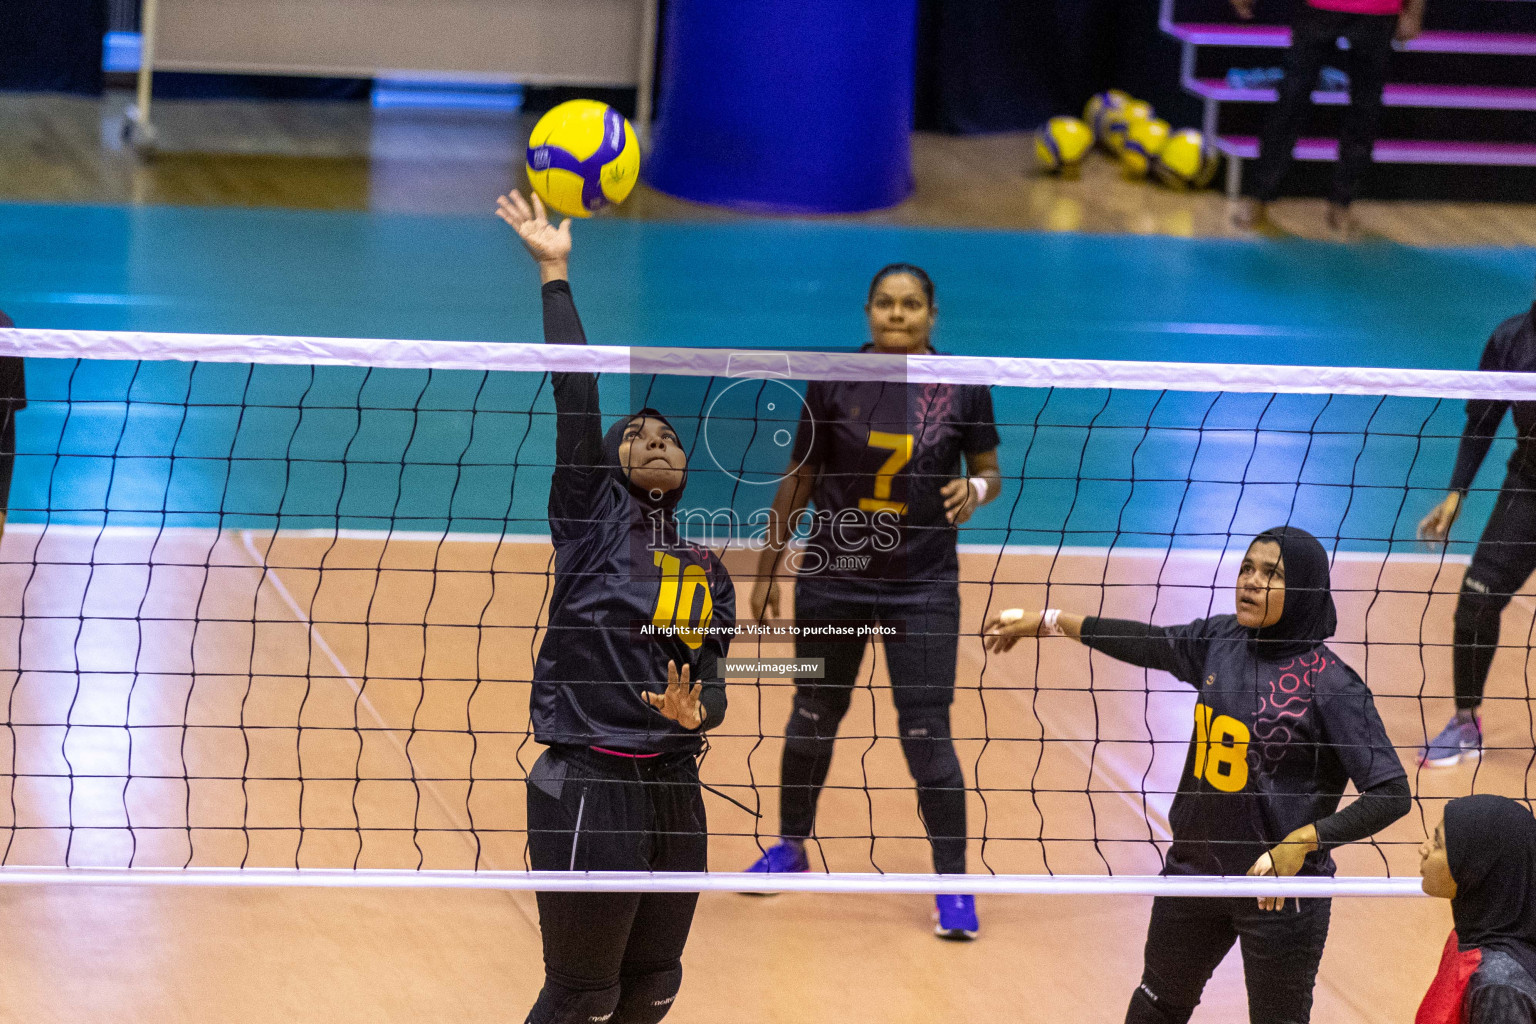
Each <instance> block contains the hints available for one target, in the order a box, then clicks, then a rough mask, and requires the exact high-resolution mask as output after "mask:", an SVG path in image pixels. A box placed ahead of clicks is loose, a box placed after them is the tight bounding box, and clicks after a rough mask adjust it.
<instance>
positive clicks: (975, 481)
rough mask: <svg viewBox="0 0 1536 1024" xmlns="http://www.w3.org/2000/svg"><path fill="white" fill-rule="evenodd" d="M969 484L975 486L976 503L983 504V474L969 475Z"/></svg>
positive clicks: (984, 486) (984, 481)
mask: <svg viewBox="0 0 1536 1024" xmlns="http://www.w3.org/2000/svg"><path fill="white" fill-rule="evenodd" d="M971 486H972V487H974V488H976V504H978V505H984V504H986V501H987V478H986V477H984V476H973V477H971Z"/></svg>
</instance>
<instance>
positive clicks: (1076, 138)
mask: <svg viewBox="0 0 1536 1024" xmlns="http://www.w3.org/2000/svg"><path fill="white" fill-rule="evenodd" d="M1091 148H1093V132H1092V130H1091V129H1089V127H1088V126H1087V125H1086V124H1084V123H1083V122H1081V121H1079V120H1078V119H1077V118H1075V117H1053V118H1051V119H1050V120H1049V121H1047V122H1045V124H1043V125H1041V126H1040V127H1039V128H1038V129H1036V131H1035V162H1036V163H1038V164H1039V165H1040V167H1041V169H1042V170H1045V171H1050V172H1052V173H1055V172H1058V171H1064V170H1070V169H1072V168H1074V167H1076V166H1077V165H1078V164H1079V163H1081V162H1082V159H1083V157H1085V156H1087V155H1088V150H1089V149H1091Z"/></svg>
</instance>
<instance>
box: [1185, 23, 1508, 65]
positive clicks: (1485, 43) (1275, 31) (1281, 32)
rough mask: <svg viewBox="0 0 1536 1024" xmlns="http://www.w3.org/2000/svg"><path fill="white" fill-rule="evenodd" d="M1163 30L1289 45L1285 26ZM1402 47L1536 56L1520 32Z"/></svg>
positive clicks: (1425, 37) (1191, 39)
mask: <svg viewBox="0 0 1536 1024" xmlns="http://www.w3.org/2000/svg"><path fill="white" fill-rule="evenodd" d="M1164 31H1166V32H1167V33H1168V34H1169V35H1171V36H1173V37H1174V38H1175V39H1179V40H1182V41H1183V42H1186V43H1193V44H1194V45H1196V46H1267V47H1286V46H1290V45H1291V30H1290V29H1289V28H1288V27H1287V26H1285V25H1229V24H1219V23H1217V24H1194V23H1175V24H1171V25H1165V26H1164ZM1403 48H1404V49H1405V50H1409V51H1412V52H1415V53H1465V54H1490V55H1494V56H1505V57H1536V35H1529V34H1525V33H1520V32H1425V33H1423V34H1422V35H1420V36H1419V37H1418V38H1417V39H1415V40H1413V42H1411V43H1407V44H1404V46H1403Z"/></svg>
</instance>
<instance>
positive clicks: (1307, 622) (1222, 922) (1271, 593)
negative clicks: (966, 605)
mask: <svg viewBox="0 0 1536 1024" xmlns="http://www.w3.org/2000/svg"><path fill="white" fill-rule="evenodd" d="M1234 603H1235V605H1236V614H1233V615H1217V616H1213V617H1211V618H1209V619H1200V620H1197V621H1195V622H1191V623H1188V624H1187V625H1182V626H1153V625H1148V624H1147V623H1144V622H1135V621H1130V620H1124V619H1107V618H1098V617H1094V616H1085V615H1080V614H1076V613H1074V612H1068V611H1064V610H1058V609H1047V610H1044V611H1025V610H1023V609H1010V610H1008V611H1005V612H1002V613H1000V614H998V615H995V616H993V617H992V618H991V620H990V621H988V622H987V624H986V632H985V637H986V639H985V642H986V646H987V648H988V649H989V650H990V651H992V652H993V653H998V654H1001V653H1004V652H1007V651H1009V650H1011V649H1012V648H1013V647H1014V646H1015V645H1016V644H1017V643H1018V642H1019V641H1020V640H1021V639H1024V638H1026V637H1038V636H1054V635H1061V636H1068V637H1071V638H1073V639H1075V640H1079V641H1081V642H1082V643H1084V644H1086V645H1088V646H1089V647H1092V648H1093V649H1094V650H1097V651H1102V652H1103V653H1105V654H1108V655H1110V656H1111V657H1114V658H1117V659H1119V660H1121V661H1125V662H1128V663H1130V664H1133V665H1139V666H1142V667H1144V668H1151V669H1159V670H1161V671H1164V672H1168V673H1170V674H1172V675H1173V676H1175V677H1176V678H1178V679H1181V680H1183V681H1184V682H1186V683H1189V684H1190V685H1191V686H1193V687H1195V688H1196V690H1197V692H1198V694H1199V696H1198V700H1197V702H1196V704H1195V728H1194V738H1193V741H1192V742H1191V744H1190V748H1189V754H1188V756H1187V757H1186V759H1185V763H1184V771H1183V774H1182V776H1181V777H1180V779H1179V787H1178V792H1177V793H1176V794H1175V796H1174V798H1173V806H1172V808H1171V809H1170V810H1169V814H1168V818H1169V822H1170V824H1171V826H1172V830H1173V843H1172V845H1171V846H1170V847H1169V850H1168V856H1167V860H1166V863H1165V865H1164V868H1163V873H1164V874H1170V875H1241V874H1248V875H1278V876H1286V875H1296V874H1306V875H1331V874H1332V873H1333V861H1332V858H1331V857H1330V855H1329V850H1331V849H1332V848H1333V847H1335V846H1340V845H1342V844H1344V843H1350V842H1354V841H1356V840H1359V839H1364V838H1366V837H1367V836H1370V835H1373V834H1374V833H1376V832H1378V831H1380V830H1381V829H1382V828H1385V827H1386V826H1387V825H1388V824H1390V823H1391V822H1393V821H1395V820H1396V819H1398V818H1400V817H1402V816H1403V815H1404V814H1406V813H1408V810H1409V807H1410V795H1409V790H1408V783H1407V779H1406V777H1405V774H1404V772H1403V767H1402V764H1401V763H1400V762H1399V761H1398V758H1397V755H1396V753H1395V752H1394V751H1393V748H1392V742H1391V740H1389V739H1388V738H1387V734H1386V730H1385V729H1384V728H1383V727H1382V724H1381V719H1380V718H1379V717H1378V716H1377V714H1376V708H1375V704H1374V702H1373V701H1372V699H1371V692H1370V690H1368V689H1367V688H1366V686H1365V683H1364V682H1363V681H1362V680H1361V679H1360V677H1359V676H1357V675H1356V674H1355V673H1354V671H1353V670H1351V669H1350V668H1349V666H1348V665H1345V664H1344V663H1343V662H1342V661H1340V660H1339V658H1338V655H1336V654H1334V653H1333V652H1332V651H1331V650H1329V649H1328V647H1327V646H1326V645H1325V644H1324V641H1325V640H1326V639H1327V638H1328V637H1330V636H1332V635H1333V631H1334V626H1335V621H1336V617H1335V613H1334V607H1333V597H1332V595H1331V592H1330V590H1329V574H1328V556H1327V553H1326V552H1325V551H1324V550H1323V547H1322V545H1321V544H1319V543H1318V542H1317V540H1316V539H1315V538H1313V537H1312V535H1311V534H1308V533H1306V532H1305V531H1302V530H1298V529H1295V528H1294V527H1280V528H1277V529H1274V530H1269V531H1267V532H1265V533H1263V534H1260V535H1259V536H1258V538H1256V539H1255V540H1254V542H1253V543H1252V544H1251V545H1250V546H1249V548H1248V551H1247V553H1246V555H1245V556H1244V558H1243V562H1242V568H1241V569H1240V571H1239V574H1238V578H1237V588H1236V593H1235V602H1234ZM1349 782H1353V783H1354V784H1355V787H1356V788H1357V789H1358V790H1359V791H1360V794H1361V796H1360V798H1359V799H1357V800H1355V801H1354V802H1353V803H1351V804H1350V805H1349V806H1348V807H1346V808H1344V809H1343V810H1342V811H1339V810H1337V808H1338V805H1339V800H1340V797H1341V796H1342V795H1343V792H1344V787H1345V785H1346V784H1347V783H1349ZM1286 902H1287V901H1285V900H1281V899H1278V898H1274V897H1266V898H1263V899H1260V900H1258V902H1257V907H1255V906H1254V904H1252V903H1249V902H1245V901H1240V900H1209V899H1177V898H1172V899H1170V898H1162V897H1159V898H1158V899H1156V900H1154V902H1153V907H1152V923H1151V926H1150V932H1149V935H1148V938H1147V946H1146V966H1145V970H1144V973H1143V975H1142V983H1141V986H1140V987H1139V988H1138V989H1137V990H1136V993H1135V995H1134V997H1133V998H1132V1000H1131V1008H1130V1012H1129V1015H1128V1016H1127V1018H1126V1019H1127V1021H1128V1022H1131V1024H1166V1022H1169V1021H1174V1022H1177V1021H1187V1020H1188V1019H1189V1014H1190V1013H1191V1012H1192V1011H1193V1009H1194V1007H1195V1005H1196V1003H1198V1002H1199V998H1200V993H1201V990H1202V988H1203V987H1204V985H1205V982H1206V979H1207V978H1209V977H1210V973H1211V971H1212V970H1214V969H1215V966H1216V965H1217V964H1218V963H1220V962H1221V960H1222V958H1223V957H1225V956H1226V953H1227V951H1228V950H1229V949H1230V948H1231V946H1232V944H1233V942H1235V941H1236V939H1237V938H1238V937H1241V938H1242V942H1243V947H1242V948H1243V956H1244V959H1245V961H1247V960H1248V959H1249V958H1252V957H1263V958H1264V959H1263V963H1264V966H1263V967H1262V968H1257V967H1256V962H1255V963H1251V964H1250V965H1249V970H1248V977H1249V979H1250V980H1249V986H1248V989H1249V993H1250V1004H1251V1005H1250V1012H1251V1013H1252V1015H1253V1019H1254V1020H1285V1021H1291V1020H1296V1021H1305V1020H1306V1019H1307V1014H1308V1012H1309V1010H1310V1007H1311V1002H1312V986H1313V983H1314V981H1315V980H1316V976H1317V966H1318V962H1319V960H1320V959H1321V957H1322V952H1323V940H1324V939H1325V937H1326V936H1327V931H1328V914H1329V901H1328V900H1326V899H1305V900H1296V901H1294V910H1290V911H1287V910H1286V907H1285V904H1286ZM1278 911H1284V915H1283V916H1276V912H1278Z"/></svg>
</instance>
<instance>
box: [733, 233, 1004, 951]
mask: <svg viewBox="0 0 1536 1024" xmlns="http://www.w3.org/2000/svg"><path fill="white" fill-rule="evenodd" d="M865 311H866V313H867V314H868V316H869V328H870V334H871V336H872V339H873V340H872V341H871V343H870V344H869V345H867V346H865V351H874V352H878V353H882V354H887V355H926V354H929V353H932V351H933V349H932V348H931V347H930V346H929V336H930V334H931V332H932V330H933V324H934V315H935V308H934V297H933V282H932V281H930V280H929V278H928V275H927V274H926V273H924V272H923V271H922V270H921V269H919V268H917V267H914V266H910V265H908V264H904V263H897V264H892V265H891V266H888V267H885V268H884V269H882V270H881V271H880V272H879V273H877V274H876V275H875V279H874V281H873V282H872V283H871V284H870V286H869V299H868V304H867V305H866V307H865ZM997 443H998V436H997V427H996V425H995V424H994V422H993V416H992V396H991V393H990V392H989V391H988V390H987V389H986V388H985V387H984V386H981V385H971V384H965V385H954V384H908V383H904V382H894V383H893V382H889V381H816V382H813V383H812V384H811V385H810V386H809V387H808V388H807V389H806V396H805V408H804V409H803V410H802V411H801V416H800V424H799V428H798V430H797V431H796V435H795V444H794V451H793V455H792V457H791V464H790V468H789V471H788V473H787V474H786V476H785V478H784V481H783V483H782V484H781V485H780V486H779V490H778V494H777V496H776V497H775V498H774V503H773V515H772V517H771V519H770V524H771V527H772V532H771V534H770V536H769V538H768V540H769V542H768V544H767V545H766V546H765V547H764V549H763V552H762V555H761V557H760V558H759V560H758V568H757V572H758V576H757V581H756V584H755V585H754V587H753V591H752V610H753V614H754V615H756V616H758V617H759V618H761V617H762V616H763V615H765V614H769V615H772V614H777V612H778V606H779V593H778V579H779V576H780V575H781V574H783V573H784V572H786V571H789V572H793V573H794V576H795V623H794V625H795V627H796V629H797V630H798V632H797V634H796V636H795V657H796V658H798V659H801V660H808V659H821V660H822V663H823V666H824V674H823V675H822V677H821V678H816V679H797V680H796V681H795V701H794V707H793V709H792V710H791V712H790V716H789V724H788V725H787V726H786V727H785V738H784V755H783V763H782V766H781V771H780V786H781V789H780V799H779V834H780V836H781V837H782V838H781V840H780V841H779V843H777V844H776V845H774V846H772V847H770V848H769V849H767V850H766V851H764V854H763V856H762V857H761V858H760V859H759V860H758V861H757V863H755V864H754V865H752V867H751V868H750V869H749V870H752V871H763V872H781V871H804V870H806V869H807V868H808V866H809V864H808V858H807V856H806V852H805V843H806V840H807V839H808V838H809V837H810V836H811V834H812V832H813V826H814V824H815V821H816V803H817V800H818V798H819V797H820V795H821V790H822V787H823V786H824V785H825V783H826V780H827V771H828V768H829V767H830V766H831V763H832V749H833V743H834V741H835V740H836V738H837V728H838V724H839V723H840V722H841V721H842V718H843V715H844V714H845V713H846V712H847V711H848V706H849V703H850V701H851V700H852V696H853V687H854V683H855V681H856V680H857V678H858V675H859V664H860V662H861V661H862V660H863V657H864V648H865V647H866V646H867V645H868V642H869V634H868V633H867V632H863V633H861V632H857V631H858V630H861V629H863V630H867V629H870V628H882V629H891V630H894V631H896V634H897V635H888V634H882V638H881V642H882V645H883V647H884V649H885V655H886V664H887V666H888V667H889V670H890V678H891V697H892V699H893V700H894V702H895V704H896V724H897V729H898V730H899V732H900V736H901V749H902V753H903V754H904V755H906V759H907V767H908V769H909V770H910V771H911V772H912V778H913V781H915V782H916V783H917V801H918V808H919V810H920V812H921V817H922V822H923V826H924V828H925V829H926V831H927V833H928V840H929V844H930V845H931V847H932V850H933V866H934V870H935V871H936V872H938V873H940V874H963V873H964V872H965V846H966V822H965V776H964V775H963V774H962V773H961V771H960V760H959V758H958V757H956V755H955V745H954V741H953V740H952V739H951V738H950V724H949V708H950V704H951V703H953V701H954V699H955V657H956V655H957V653H958V643H959V633H960V589H959V576H960V563H959V560H958V556H957V555H956V550H955V542H956V539H957V537H958V527H959V526H960V525H961V524H962V523H964V522H965V521H966V520H967V519H969V518H970V515H971V513H972V512H973V511H974V510H975V509H976V507H977V506H979V505H983V504H985V503H986V502H988V501H991V500H993V499H995V498H996V497H997V494H998V490H999V488H1000V486H1001V482H1002V481H1001V477H1000V476H999V475H998V472H997ZM962 456H963V457H964V459H965V463H966V472H965V475H962V474H961V471H960V462H961V458H962ZM813 501H814V503H815V506H816V507H815V511H814V514H812V513H811V512H810V510H809V509H808V507H807V506H808V505H809V504H810V503H811V502H813ZM807 520H808V522H807ZM797 521H798V522H799V524H800V525H801V526H802V527H803V529H804V532H805V534H806V541H805V548H804V549H803V550H802V551H795V552H791V551H790V550H789V549H788V548H787V542H788V539H789V535H790V533H791V532H792V531H793V530H794V529H795V527H796V525H797ZM835 629H841V630H845V631H853V632H852V633H851V634H850V633H848V632H842V633H832V632H825V633H818V632H817V631H818V630H828V631H830V630H835ZM934 916H935V918H936V926H935V931H936V932H937V934H938V935H940V936H941V937H943V938H948V939H967V938H971V937H973V936H974V935H975V934H976V931H977V922H976V909H975V902H974V900H973V899H972V898H971V897H970V896H958V895H954V896H939V897H937V898H936V900H935V905H934Z"/></svg>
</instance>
